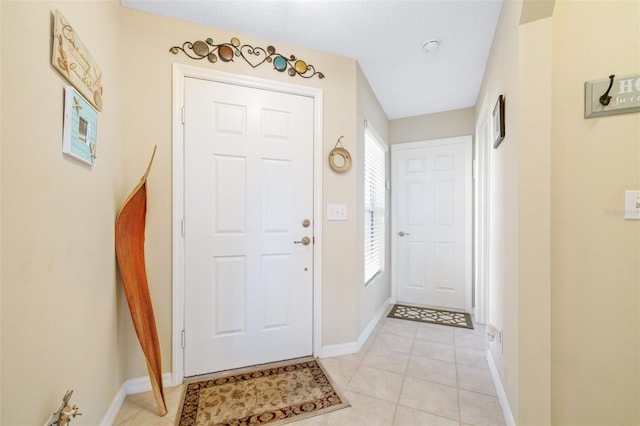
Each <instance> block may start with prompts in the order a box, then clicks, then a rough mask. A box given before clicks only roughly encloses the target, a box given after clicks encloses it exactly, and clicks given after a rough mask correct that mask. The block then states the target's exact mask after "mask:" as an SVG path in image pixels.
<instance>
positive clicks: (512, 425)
mask: <svg viewBox="0 0 640 426" xmlns="http://www.w3.org/2000/svg"><path fill="white" fill-rule="evenodd" d="M487 363H489V371H491V378H492V379H493V384H494V385H495V387H496V393H497V394H498V400H499V401H500V405H501V406H502V411H503V412H504V421H505V422H506V424H507V426H516V421H515V419H514V418H513V413H512V412H511V407H510V406H509V400H508V399H507V393H506V392H505V391H504V386H502V380H500V374H498V367H496V362H495V361H494V360H493V355H492V354H491V351H487Z"/></svg>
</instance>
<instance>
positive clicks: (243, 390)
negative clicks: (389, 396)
mask: <svg viewBox="0 0 640 426" xmlns="http://www.w3.org/2000/svg"><path fill="white" fill-rule="evenodd" d="M349 406H350V404H349V403H348V402H347V400H346V399H344V397H343V396H342V395H340V394H339V393H338V391H337V389H336V388H335V386H334V385H333V384H332V383H331V381H330V379H329V378H328V377H327V375H326V374H325V373H324V371H323V370H322V367H321V366H320V364H319V363H318V361H316V360H314V359H307V360H304V361H297V362H293V363H285V364H281V365H279V366H278V365H276V366H273V367H267V368H263V369H262V370H253V371H248V372H245V373H238V374H230V375H225V376H220V377H212V378H209V379H205V380H200V381H197V382H192V383H188V384H187V385H186V389H185V393H184V398H183V402H182V408H181V409H180V415H179V417H178V419H177V423H176V424H177V425H180V426H187V425H201V424H216V425H217V424H224V425H254V426H257V425H264V424H270V425H274V426H275V425H276V424H283V423H288V422H293V421H298V420H302V419H305V418H308V417H312V416H317V415H319V414H325V413H328V412H331V411H335V410H338V409H340V408H345V407H349Z"/></svg>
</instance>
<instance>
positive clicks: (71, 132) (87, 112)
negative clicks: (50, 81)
mask: <svg viewBox="0 0 640 426" xmlns="http://www.w3.org/2000/svg"><path fill="white" fill-rule="evenodd" d="M97 136H98V112H97V111H96V110H95V109H94V108H93V107H92V106H91V104H90V103H89V102H87V100H86V99H85V98H83V97H82V95H81V94H80V93H79V92H78V91H77V90H76V89H75V88H74V87H73V86H67V87H66V88H65V92H64V124H63V129H62V152H63V153H65V154H66V155H69V156H71V157H73V158H76V159H78V160H80V161H83V162H85V163H87V164H90V165H92V166H95V164H96V142H97Z"/></svg>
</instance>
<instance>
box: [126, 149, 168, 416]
mask: <svg viewBox="0 0 640 426" xmlns="http://www.w3.org/2000/svg"><path fill="white" fill-rule="evenodd" d="M156 148H157V147H156ZM156 148H154V150H153V155H152V156H151V160H150V161H149V166H148V167H147V170H146V172H145V173H144V175H143V176H142V179H140V183H138V185H137V186H136V187H135V188H134V189H133V191H132V192H131V194H129V197H128V198H127V200H126V201H125V202H124V206H123V207H122V209H121V210H120V213H119V214H118V218H117V219H116V236H115V240H116V257H117V259H118V267H119V268H120V275H121V276H122V283H123V285H124V292H125V294H126V296H127V302H128V304H129V311H130V312H131V319H132V320H133V326H134V328H135V330H136V334H137V335H138V340H139V341H140V346H141V347H142V352H144V356H145V358H146V360H147V369H148V370H149V378H150V379H151V387H152V389H153V394H154V397H155V399H156V403H157V405H158V415H160V416H164V415H165V414H166V413H167V406H166V403H165V399H164V389H163V386H162V361H161V359H160V343H159V341H158V330H157V328H156V321H155V317H154V315H153V306H152V304H151V295H150V294H149V284H148V282H147V271H146V268H145V260H144V234H145V221H146V213H147V176H148V175H149V171H150V170H151V164H152V163H153V157H154V156H155V154H156Z"/></svg>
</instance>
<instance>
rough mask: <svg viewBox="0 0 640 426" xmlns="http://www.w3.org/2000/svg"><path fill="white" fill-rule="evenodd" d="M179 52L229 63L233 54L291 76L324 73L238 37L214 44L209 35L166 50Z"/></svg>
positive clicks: (291, 57)
mask: <svg viewBox="0 0 640 426" xmlns="http://www.w3.org/2000/svg"><path fill="white" fill-rule="evenodd" d="M179 51H182V52H184V54H185V55H187V56H188V57H190V58H191V59H196V60H201V59H205V58H206V59H207V60H208V61H209V62H211V63H215V62H217V61H218V59H220V60H221V61H222V62H233V59H234V58H235V57H239V58H242V59H244V60H245V62H246V63H248V64H249V65H251V67H252V68H257V67H258V66H260V65H262V64H264V63H265V62H267V63H273V68H274V69H275V70H276V71H279V72H285V71H286V72H287V74H289V75H290V76H291V77H295V76H296V75H299V76H300V77H302V78H311V77H314V76H316V75H317V76H318V78H320V79H322V78H324V74H323V73H321V72H319V71H316V69H315V67H314V66H313V65H311V64H307V63H306V62H305V61H303V60H301V59H298V58H296V57H295V55H289V57H288V58H286V57H285V56H284V55H281V54H280V53H278V52H276V48H275V47H273V46H267V48H266V49H264V48H262V47H254V46H251V45H248V44H243V45H240V40H239V39H238V38H236V37H233V38H232V39H231V41H230V42H229V43H221V44H214V43H213V39H212V38H207V39H206V40H205V41H202V40H198V41H195V42H193V43H192V42H190V41H185V42H184V43H183V44H182V46H173V47H172V48H171V49H169V52H171V53H173V54H174V55H177V54H178V52H179Z"/></svg>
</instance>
